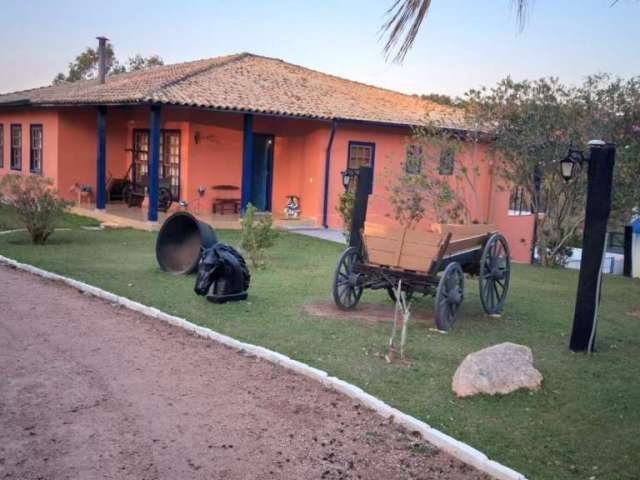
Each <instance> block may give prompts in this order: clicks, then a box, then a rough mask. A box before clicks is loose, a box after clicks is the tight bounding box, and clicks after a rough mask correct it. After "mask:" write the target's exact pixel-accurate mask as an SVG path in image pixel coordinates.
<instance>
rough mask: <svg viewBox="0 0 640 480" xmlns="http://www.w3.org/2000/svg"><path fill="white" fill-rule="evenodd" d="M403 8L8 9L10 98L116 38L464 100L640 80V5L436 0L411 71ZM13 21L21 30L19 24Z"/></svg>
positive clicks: (274, 3) (258, 2)
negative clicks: (387, 30)
mask: <svg viewBox="0 0 640 480" xmlns="http://www.w3.org/2000/svg"><path fill="white" fill-rule="evenodd" d="M393 1H394V0H298V1H293V0H208V1H205V0H201V1H191V0H182V1H176V0H171V1H165V0H153V1H143V0H127V1H123V0H104V1H102V2H97V1H92V0H83V1H76V0H51V1H42V0H0V14H1V16H2V18H3V21H2V22H1V23H2V27H1V28H0V92H8V91H14V90H22V89H27V88H33V87H38V86H43V85H47V84H49V83H50V82H51V80H52V79H53V77H54V76H55V74H56V73H58V72H60V71H66V68H67V65H68V63H69V62H70V61H71V60H72V59H73V58H74V57H75V56H76V55H77V54H78V53H79V52H80V51H82V50H83V49H84V48H85V47H87V46H95V45H96V43H97V42H96V40H95V37H96V36H98V35H104V36H107V37H108V38H110V39H111V41H112V43H113V44H114V47H115V51H116V56H117V57H118V58H119V59H120V60H121V61H123V60H126V58H128V57H129V56H132V55H134V54H136V53H140V54H143V55H150V54H158V55H160V56H161V57H162V58H163V59H164V61H165V63H175V62H180V61H187V60H195V59H199V58H208V57H213V56H217V55H223V54H229V53H238V52H244V51H248V52H252V53H256V54H261V55H266V56H270V57H276V58H281V59H283V60H286V61H288V62H291V63H294V64H298V65H303V66H306V67H309V68H313V69H316V70H320V71H323V72H326V73H331V74H334V75H338V76H342V77H346V78H349V79H352V80H357V81H361V82H365V83H369V84H372V85H377V86H381V87H386V88H391V89H394V90H399V91H402V92H405V93H418V94H421V93H444V94H449V95H453V96H457V95H462V94H463V93H464V92H465V91H467V90H469V89H471V88H478V87H480V86H491V85H494V84H495V83H496V82H497V81H499V80H500V79H502V78H504V77H506V76H507V75H510V76H511V77H513V78H514V79H516V80H520V79H525V78H529V79H533V78H539V77H543V76H556V77H559V78H560V79H561V80H562V81H563V82H565V83H569V84H575V83H579V82H580V81H582V79H583V78H584V77H585V76H586V75H589V74H593V73H598V72H609V73H612V74H615V75H618V76H621V77H625V78H627V77H631V76H637V75H640V28H639V26H640V0H618V1H617V3H615V5H613V6H611V3H612V2H613V0H532V8H531V13H530V16H529V20H528V22H527V25H526V28H525V29H524V31H523V32H521V33H520V32H519V31H518V28H517V26H516V22H515V19H514V15H513V11H512V9H511V8H510V5H511V3H510V1H509V0H433V2H432V7H431V10H430V12H429V15H428V17H427V19H426V20H425V22H424V23H423V27H422V29H421V31H420V33H419V35H418V38H417V40H416V42H415V45H414V47H413V49H412V50H411V51H410V52H409V54H408V55H407V57H406V59H405V61H404V62H403V63H402V64H395V63H390V62H387V61H385V58H384V55H383V54H382V46H383V42H382V41H381V40H380V38H379V37H380V35H379V30H380V26H381V24H382V23H383V22H384V19H385V11H386V10H387V9H388V8H389V6H390V5H391V4H392V3H393ZM9 20H10V21H9Z"/></svg>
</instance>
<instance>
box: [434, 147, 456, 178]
mask: <svg viewBox="0 0 640 480" xmlns="http://www.w3.org/2000/svg"><path fill="white" fill-rule="evenodd" d="M455 161H456V152H455V151H454V150H453V148H450V147H447V148H443V149H442V151H441V152H440V165H439V166H438V173H439V174H440V175H453V166H454V164H455Z"/></svg>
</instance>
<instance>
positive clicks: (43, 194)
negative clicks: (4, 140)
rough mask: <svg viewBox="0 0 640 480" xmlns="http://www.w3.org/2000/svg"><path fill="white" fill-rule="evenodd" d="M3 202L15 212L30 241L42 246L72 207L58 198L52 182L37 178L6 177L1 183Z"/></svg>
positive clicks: (24, 176)
mask: <svg viewBox="0 0 640 480" xmlns="http://www.w3.org/2000/svg"><path fill="white" fill-rule="evenodd" d="M0 192H2V197H4V200H5V201H6V202H7V203H9V204H10V205H12V206H13V207H14V208H15V209H16V213H17V214H18V217H19V218H20V220H21V221H22V223H24V226H25V227H26V229H27V231H28V232H29V235H30V236H31V241H32V242H33V243H35V244H37V245H42V244H44V243H45V242H46V241H47V239H48V238H49V236H50V235H51V234H52V233H53V232H54V230H55V224H56V221H57V220H58V219H59V218H60V217H61V216H62V214H63V213H64V211H65V210H66V209H67V208H68V207H69V206H70V205H71V203H70V202H68V201H66V200H63V199H62V198H60V197H58V192H57V190H55V189H54V188H53V180H51V179H50V178H44V177H39V176H36V175H29V176H26V175H15V174H10V175H6V176H5V177H3V178H2V181H0Z"/></svg>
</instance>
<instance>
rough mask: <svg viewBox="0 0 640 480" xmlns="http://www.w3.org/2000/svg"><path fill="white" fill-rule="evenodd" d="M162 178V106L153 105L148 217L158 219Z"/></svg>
mask: <svg viewBox="0 0 640 480" xmlns="http://www.w3.org/2000/svg"><path fill="white" fill-rule="evenodd" d="M159 180H160V106H158V105H154V106H152V107H151V118H150V119H149V176H148V184H147V188H148V189H149V211H148V213H147V219H148V220H149V221H150V222H157V221H158V183H159Z"/></svg>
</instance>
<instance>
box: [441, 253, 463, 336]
mask: <svg viewBox="0 0 640 480" xmlns="http://www.w3.org/2000/svg"><path fill="white" fill-rule="evenodd" d="M463 298H464V272H463V271H462V267H461V266H460V264H459V263H458V262H452V263H450V264H449V265H447V268H445V269H444V273H443V274H442V277H440V282H439V283H438V289H437V290H436V302H435V314H436V325H437V326H438V328H439V329H440V330H450V329H451V327H453V324H454V323H456V313H457V312H458V308H460V304H462V300H463Z"/></svg>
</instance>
